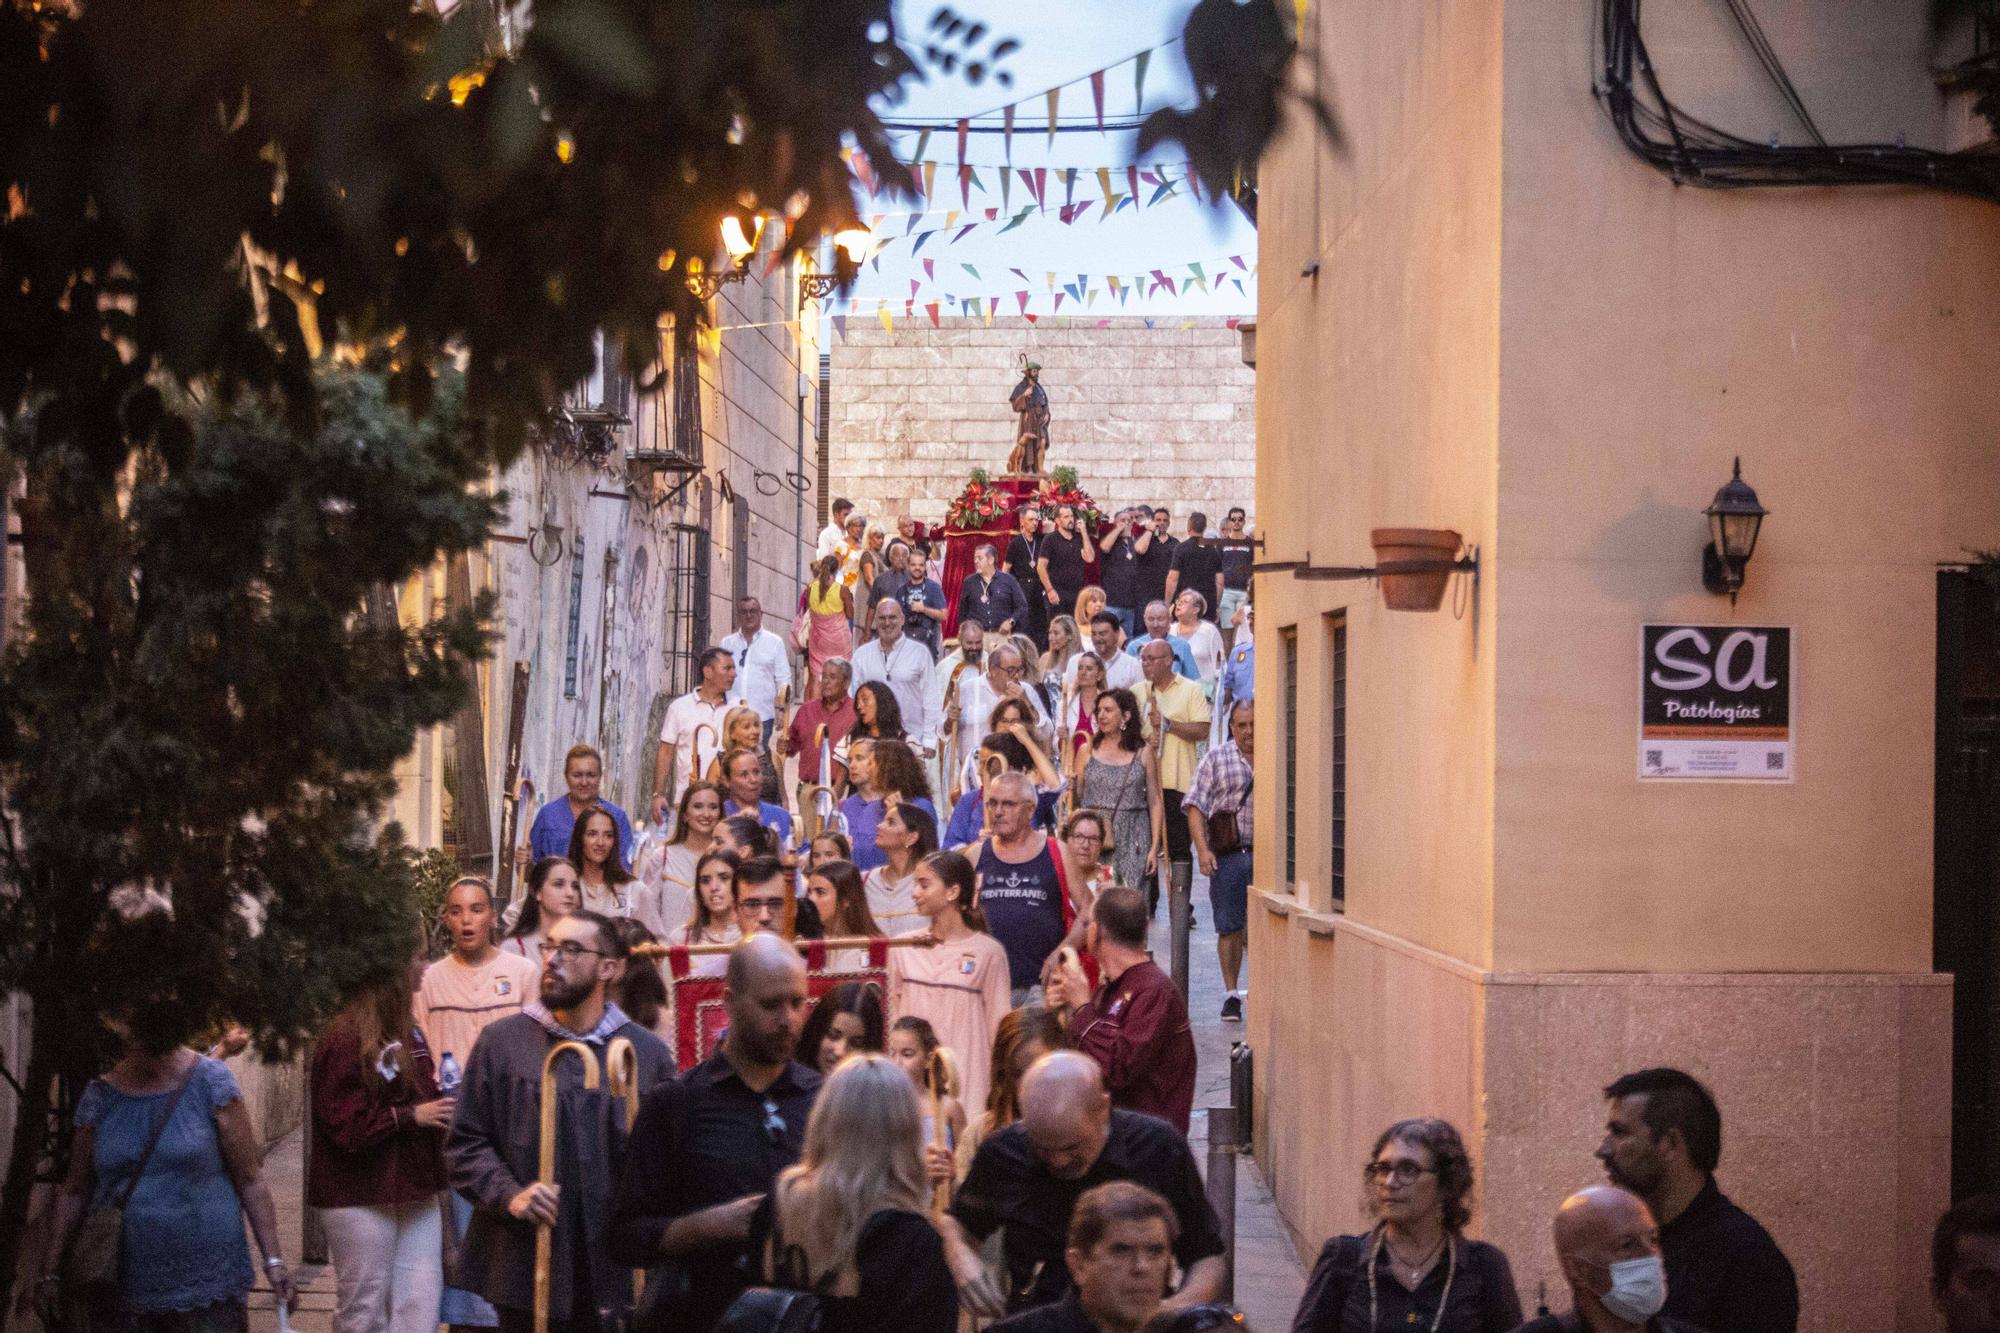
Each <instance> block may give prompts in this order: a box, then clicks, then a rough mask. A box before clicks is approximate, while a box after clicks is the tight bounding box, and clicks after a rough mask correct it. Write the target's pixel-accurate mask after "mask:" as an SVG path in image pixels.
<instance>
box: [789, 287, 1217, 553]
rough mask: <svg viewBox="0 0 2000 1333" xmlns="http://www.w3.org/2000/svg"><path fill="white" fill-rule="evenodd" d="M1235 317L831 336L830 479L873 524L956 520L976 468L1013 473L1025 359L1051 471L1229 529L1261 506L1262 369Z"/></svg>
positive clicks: (954, 322) (1099, 492) (956, 324)
mask: <svg viewBox="0 0 2000 1333" xmlns="http://www.w3.org/2000/svg"><path fill="white" fill-rule="evenodd" d="M1235 323H1236V321H1234V320H1226V319H1221V318H1214V317H1203V318H1198V319H1187V318H1170V317H1164V316H1163V317H1159V318H1155V319H1151V320H1147V319H1139V318H1131V317H1122V318H1105V319H1093V318H1084V317H1079V318H1076V319H1071V318H1069V317H1067V316H1054V317H1044V318H1041V319H1038V320H1036V321H1034V322H1033V323H1030V322H1029V321H1028V320H1026V319H1021V318H1012V319H995V320H994V321H993V323H992V324H991V325H990V326H989V325H988V324H986V322H985V321H983V320H977V319H964V318H957V319H942V320H940V321H939V323H938V326H937V327H936V328H933V327H931V324H930V322H929V321H928V320H922V319H917V320H905V321H903V322H901V323H899V324H897V325H896V326H895V328H894V329H893V330H885V329H884V328H883V327H882V325H881V324H880V323H878V322H876V321H874V320H871V319H863V318H861V317H860V316H856V317H855V318H853V319H852V320H850V321H846V328H845V331H844V333H842V334H839V335H836V336H835V337H833V338H832V339H831V346H830V348H829V356H830V359H831V365H830V368H829V375H828V384H829V391H828V395H827V412H828V418H829V423H830V424H829V429H828V432H827V434H828V462H827V475H828V484H829V486H831V488H832V490H833V492H834V493H836V494H839V495H845V496H847V497H848V498H850V499H852V500H853V501H854V502H855V503H856V504H857V505H859V506H860V507H861V510H862V512H864V513H866V514H869V515H871V516H882V515H887V516H896V515H902V514H908V515H909V516H911V517H912V518H915V519H918V520H919V521H922V522H932V523H936V522H942V521H943V519H944V512H945V509H946V507H947V506H948V505H949V504H950V503H951V502H952V501H953V500H954V499H956V498H957V497H958V493H959V492H960V491H962V490H964V489H965V482H966V478H967V477H968V476H969V475H970V474H971V472H972V470H973V469H974V468H984V469H986V470H987V471H988V472H990V473H992V474H993V475H995V476H998V475H1000V474H1001V473H1002V472H1004V471H1006V468H1007V455H1008V454H1009V452H1010V451H1011V450H1012V449H1013V445H1014V431H1015V422H1016V418H1015V416H1014V413H1013V411H1012V409H1010V408H1009V407H1008V402H1007V400H1008V395H1009V394H1010V393H1012V391H1013V388H1014V385H1015V383H1016V382H1017V381H1018V380H1019V379H1020V378H1021V361H1022V359H1023V358H1024V357H1025V358H1026V359H1029V360H1035V361H1039V362H1041V364H1042V384H1043V385H1044V387H1045V388H1047V390H1048V394H1049V410H1050V414H1051V420H1050V435H1051V437H1052V439H1053V445H1052V447H1051V448H1050V449H1049V456H1048V460H1047V461H1048V465H1049V466H1050V467H1060V466H1063V465H1068V466H1070V467H1074V468H1075V469H1076V470H1077V475H1078V477H1079V478H1080V479H1081V481H1082V483H1083V487H1084V489H1085V490H1087V491H1088V492H1090V495H1091V497H1092V498H1093V499H1095V500H1096V501H1097V502H1098V504H1099V505H1101V506H1103V507H1104V508H1105V510H1106V511H1107V512H1109V511H1112V510H1116V509H1118V508H1120V507H1122V506H1124V505H1127V504H1156V505H1165V506H1167V507H1168V508H1170V509H1172V510H1173V511H1174V514H1175V519H1176V522H1175V529H1176V532H1177V533H1178V532H1179V530H1180V528H1181V522H1180V520H1182V519H1183V518H1185V516H1186V513H1187V511H1189V510H1193V509H1201V510H1204V511H1206V512H1207V514H1208V516H1209V519H1210V521H1211V527H1210V531H1211V532H1213V531H1215V529H1216V527H1218V526H1219V525H1220V522H1221V518H1222V515H1223V514H1224V513H1225V512H1227V511H1228V509H1229V507H1230V506H1231V505H1242V506H1244V507H1245V508H1248V507H1249V504H1250V499H1251V494H1250V493H1251V487H1252V476H1253V473H1254V470H1255V465H1256V439H1255V399H1256V373H1255V372H1254V371H1253V370H1251V369H1250V368H1249V367H1248V366H1246V365H1244V363H1243V355H1242V338H1241V336H1240V335H1239V333H1238V332H1237V330H1236V328H1235V327H1234V325H1235Z"/></svg>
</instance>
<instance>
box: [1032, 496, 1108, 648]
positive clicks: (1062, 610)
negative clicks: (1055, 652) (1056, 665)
mask: <svg viewBox="0 0 2000 1333" xmlns="http://www.w3.org/2000/svg"><path fill="white" fill-rule="evenodd" d="M1086 559H1087V557H1086V555H1085V547H1084V536H1083V534H1082V533H1081V532H1078V531H1077V528H1076V510H1075V509H1073V508H1071V507H1070V506H1069V505H1057V506H1056V527H1055V531H1054V532H1050V533H1045V534H1043V536H1042V544H1041V545H1040V546H1039V547H1038V548H1037V549H1036V555H1035V573H1036V576H1037V579H1038V580H1039V590H1040V591H1041V593H1042V595H1043V596H1044V597H1045V598H1046V599H1047V601H1048V618H1047V620H1053V619H1055V618H1056V617H1057V616H1063V615H1068V614H1070V612H1072V611H1074V610H1075V609H1076V599H1077V594H1079V593H1081V592H1082V591H1083V585H1084V581H1085V579H1087V578H1088V577H1089V566H1088V565H1087V564H1086V563H1085V560H1086ZM1105 600H1106V602H1107V603H1108V602H1109V601H1110V594H1108V593H1107V594H1106V595H1105ZM1047 620H1045V621H1044V622H1043V623H1044V624H1046V623H1047ZM1043 642H1044V646H1046V644H1047V641H1046V638H1045V639H1044V641H1043Z"/></svg>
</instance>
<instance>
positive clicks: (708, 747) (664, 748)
mask: <svg viewBox="0 0 2000 1333" xmlns="http://www.w3.org/2000/svg"><path fill="white" fill-rule="evenodd" d="M735 687H736V659H735V658H733V657H731V656H730V655H729V654H728V653H726V652H724V651H723V650H722V649H720V648H711V649H709V650H708V651H707V652H705V653H703V654H702V655H701V684H699V685H697V686H695V687H694V688H693V689H692V690H690V691H688V692H687V693H686V694H683V695H682V696H681V697H680V698H678V699H676V700H674V701H673V702H672V703H671V704H668V705H667V721H666V724H665V725H664V726H662V727H661V728H660V748H659V749H658V750H657V751H656V752H655V754H654V758H653V822H654V823H656V824H659V825H661V826H662V827H664V826H665V824H666V822H667V812H668V811H669V810H672V809H676V808H678V806H679V805H680V799H681V793H682V792H684V791H686V790H687V785H688V783H689V782H691V781H693V780H694V775H695V774H697V773H700V772H702V771H704V770H705V769H706V768H707V767H708V761H709V760H711V759H713V758H715V757H716V756H717V755H719V754H721V753H722V749H723V738H722V720H723V718H724V717H726V716H727V715H728V713H729V706H730V705H731V704H732V703H738V702H741V700H740V699H739V698H738V697H737V695H736V690H735ZM676 756H685V761H684V762H682V763H681V764H679V765H676V764H675V763H674V759H675V757H676ZM670 780H671V785H669V781H670Z"/></svg>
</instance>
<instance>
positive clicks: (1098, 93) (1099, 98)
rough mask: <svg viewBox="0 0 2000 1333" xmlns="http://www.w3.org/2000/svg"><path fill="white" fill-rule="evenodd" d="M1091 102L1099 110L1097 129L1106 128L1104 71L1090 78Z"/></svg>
mask: <svg viewBox="0 0 2000 1333" xmlns="http://www.w3.org/2000/svg"><path fill="white" fill-rule="evenodd" d="M1090 101H1091V105H1093V106H1095V107H1096V108H1097V128H1098V129H1099V130H1102V129H1103V128H1104V71H1103V70H1101V69H1100V70H1098V71H1097V73H1095V74H1093V75H1091V76H1090Z"/></svg>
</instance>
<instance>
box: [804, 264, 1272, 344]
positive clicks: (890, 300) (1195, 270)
mask: <svg viewBox="0 0 2000 1333" xmlns="http://www.w3.org/2000/svg"><path fill="white" fill-rule="evenodd" d="M959 267H960V268H961V269H963V270H964V271H965V272H966V273H967V274H968V275H969V276H970V277H971V278H972V279H973V280H974V281H978V282H983V281H985V278H984V276H983V275H982V274H981V273H980V271H979V268H978V266H977V265H973V264H960V265H959ZM1173 268H1174V269H1175V270H1176V271H1177V272H1178V270H1180V269H1183V268H1184V269H1186V270H1187V271H1186V273H1185V274H1180V275H1179V276H1170V275H1169V274H1168V272H1167V270H1166V269H1165V268H1156V269H1152V270H1150V271H1149V272H1147V273H1142V274H1138V275H1136V276H1133V277H1126V276H1124V275H1123V274H1106V275H1104V276H1103V278H1102V279H1101V285H1100V283H1099V282H1093V281H1092V279H1091V275H1090V274H1088V273H1079V274H1077V275H1076V280H1075V281H1073V282H1062V281H1061V278H1062V275H1061V274H1058V273H1053V272H1051V273H1046V274H1045V275H1044V281H1045V285H1046V287H1047V292H1046V294H1044V293H1038V292H1035V291H1033V290H1031V288H1030V287H1022V288H1019V289H1016V290H1015V291H1013V292H1011V293H1001V294H998V295H995V294H988V293H982V294H978V295H961V294H959V293H954V292H942V293H935V294H933V295H932V298H931V299H930V300H928V301H920V300H919V299H918V298H919V297H920V296H922V295H923V288H924V285H925V279H926V278H927V279H929V280H930V281H932V282H936V281H937V270H936V261H934V260H929V259H927V260H925V261H924V274H925V277H924V278H911V279H910V295H909V296H908V297H907V298H903V299H898V298H896V297H886V296H873V297H858V298H844V299H842V300H840V301H839V302H837V303H836V304H837V306H838V307H839V309H837V310H836V312H835V313H834V314H833V320H834V325H835V327H836V328H838V329H842V330H844V329H845V327H846V324H845V321H846V319H847V317H848V316H849V315H853V314H873V315H875V316H876V317H877V318H879V319H880V320H881V321H882V323H883V327H885V328H888V327H892V326H893V321H894V318H895V311H896V307H897V306H901V307H902V313H903V318H904V319H916V318H917V317H918V315H919V314H920V313H921V314H922V315H923V316H925V317H927V318H928V319H929V320H930V321H931V323H932V324H933V325H935V324H936V323H937V322H938V320H939V319H940V318H942V317H943V316H944V315H945V314H946V313H951V314H954V315H962V316H965V317H968V318H975V319H982V320H984V321H985V322H986V323H988V324H991V323H992V322H993V320H994V317H995V316H997V315H998V314H999V313H1000V308H1001V305H1002V303H1003V302H1004V301H1006V300H1007V299H1008V298H1009V297H1011V298H1012V300H1013V303H1014V305H1015V307H1016V310H1015V312H1014V313H1018V314H1020V315H1023V316H1026V317H1027V318H1029V319H1035V318H1039V313H1036V312H1031V311H1030V310H1029V306H1030V305H1031V304H1040V303H1042V302H1047V303H1048V307H1049V308H1048V310H1047V313H1048V314H1051V315H1053V314H1058V313H1060V312H1061V310H1062V308H1063V302H1064V301H1066V300H1067V301H1070V302H1072V303H1073V308H1080V309H1084V310H1088V309H1090V308H1092V307H1093V306H1095V305H1096V304H1097V301H1098V298H1099V297H1109V299H1110V300H1112V301H1116V302H1117V303H1118V304H1119V305H1120V306H1124V305H1126V304H1128V303H1129V302H1130V301H1131V299H1132V297H1133V296H1134V294H1137V295H1138V296H1139V298H1140V299H1141V300H1147V299H1150V298H1152V297H1153V296H1155V295H1157V294H1158V293H1159V292H1160V291H1161V290H1163V289H1164V290H1165V291H1166V292H1167V294H1168V295H1170V296H1179V295H1182V294H1184V293H1186V292H1189V291H1196V290H1199V291H1202V292H1216V291H1220V290H1222V288H1223V287H1224V286H1225V285H1228V286H1233V287H1234V288H1235V289H1236V291H1237V293H1238V294H1239V295H1244V296H1247V295H1249V289H1248V288H1246V287H1245V286H1244V279H1246V278H1254V277H1255V276H1256V275H1257V266H1256V265H1255V264H1253V263H1249V262H1247V261H1246V260H1245V259H1244V257H1243V256H1242V255H1230V256H1229V257H1228V258H1227V259H1224V260H1221V261H1214V260H1208V261H1191V262H1188V263H1186V264H1175V265H1173ZM1007 272H1008V273H1010V274H1012V275H1013V276H1014V277H1016V278H1019V279H1020V280H1021V281H1022V282H1025V283H1031V282H1032V279H1030V278H1029V277H1028V275H1027V273H1026V272H1024V271H1023V270H1021V269H1019V268H1009V269H1008V270H1007Z"/></svg>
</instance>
